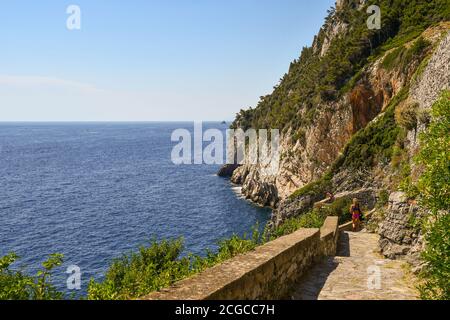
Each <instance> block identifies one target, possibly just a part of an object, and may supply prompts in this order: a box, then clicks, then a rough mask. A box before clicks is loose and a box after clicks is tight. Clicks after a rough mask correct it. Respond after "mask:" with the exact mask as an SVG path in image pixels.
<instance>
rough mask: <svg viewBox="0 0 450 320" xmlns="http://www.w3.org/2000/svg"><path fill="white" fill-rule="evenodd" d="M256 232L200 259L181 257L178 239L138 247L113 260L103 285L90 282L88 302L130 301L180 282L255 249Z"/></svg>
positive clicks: (228, 241) (232, 239)
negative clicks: (136, 249) (135, 250)
mask: <svg viewBox="0 0 450 320" xmlns="http://www.w3.org/2000/svg"><path fill="white" fill-rule="evenodd" d="M258 230H259V227H258V225H256V226H255V227H254V231H253V234H252V237H251V238H250V239H248V238H247V236H246V235H244V236H243V237H239V236H237V235H233V236H232V237H230V238H229V239H224V240H221V241H219V248H218V251H217V253H213V252H211V251H207V253H206V255H205V256H204V257H201V256H198V255H192V254H189V255H187V256H184V257H181V254H182V253H183V250H184V245H183V240H182V239H178V240H164V241H161V242H156V241H152V243H151V244H150V246H149V247H144V246H142V247H140V248H139V250H138V251H137V252H132V253H130V254H127V255H123V256H122V257H120V258H118V259H115V260H114V261H113V262H112V264H111V266H110V267H109V269H108V271H107V272H106V275H105V279H104V280H103V281H101V282H96V281H95V280H93V279H91V281H90V283H89V288H88V299H90V300H125V299H133V298H138V297H142V296H144V295H147V294H149V293H151V292H154V291H158V290H160V289H162V288H165V287H169V286H170V285H172V284H173V283H175V282H177V281H179V280H181V279H184V278H187V277H189V276H191V275H193V274H195V273H198V272H201V271H203V270H204V269H206V268H209V267H212V266H214V265H216V264H218V263H221V262H223V261H226V260H228V259H230V258H232V257H234V256H236V255H238V254H242V253H245V252H248V251H251V250H253V249H255V248H256V247H257V246H258V245H260V244H261V243H262V237H261V235H260V233H259V231H258Z"/></svg>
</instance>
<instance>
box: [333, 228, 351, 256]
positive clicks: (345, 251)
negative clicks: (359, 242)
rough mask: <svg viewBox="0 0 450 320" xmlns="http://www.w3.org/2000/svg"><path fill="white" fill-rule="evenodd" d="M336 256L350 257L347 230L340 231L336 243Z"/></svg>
mask: <svg viewBox="0 0 450 320" xmlns="http://www.w3.org/2000/svg"><path fill="white" fill-rule="evenodd" d="M336 256H338V257H350V237H349V235H348V233H347V232H343V231H341V234H340V235H339V241H338V244H337V250H336Z"/></svg>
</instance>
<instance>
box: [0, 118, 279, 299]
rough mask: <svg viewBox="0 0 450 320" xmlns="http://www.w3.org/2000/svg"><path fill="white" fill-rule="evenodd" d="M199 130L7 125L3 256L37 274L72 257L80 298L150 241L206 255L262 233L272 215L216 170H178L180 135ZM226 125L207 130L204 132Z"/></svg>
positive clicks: (1, 142)
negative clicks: (178, 241) (225, 241)
mask: <svg viewBox="0 0 450 320" xmlns="http://www.w3.org/2000/svg"><path fill="white" fill-rule="evenodd" d="M178 128H185V129H188V130H190V132H193V124H192V123H0V256H3V255H5V254H7V253H9V252H12V251H13V252H16V253H17V254H18V255H19V256H20V257H21V259H20V261H19V264H20V265H26V266H27V269H28V270H29V271H30V272H35V271H36V270H37V268H38V267H39V265H40V263H42V262H43V261H44V260H45V259H46V258H47V257H48V255H49V254H51V253H62V254H64V256H65V258H64V265H63V266H62V267H60V268H58V269H56V270H55V276H54V277H53V282H54V284H55V285H56V286H57V287H58V288H59V289H60V290H64V291H65V292H67V289H66V279H67V275H66V274H65V271H66V268H67V266H69V265H77V266H79V267H80V268H81V271H82V292H85V290H86V288H87V284H88V281H89V279H90V278H91V277H93V278H95V279H101V278H102V276H103V274H104V272H105V271H106V269H107V268H108V265H109V263H110V262H111V260H112V259H113V258H115V257H119V256H121V255H122V254H123V253H127V252H130V251H131V250H135V249H136V248H137V247H138V246H139V245H145V244H148V243H149V241H150V239H152V238H155V239H166V238H179V237H183V238H184V240H185V246H186V252H193V253H197V254H202V253H204V252H205V249H207V248H209V249H215V248H216V243H217V241H218V240H220V239H222V238H224V237H228V236H230V235H232V234H233V233H237V234H243V233H249V232H251V229H252V226H254V225H255V223H256V222H257V221H259V222H260V224H261V225H264V224H265V222H266V221H267V219H268V218H269V216H270V211H269V210H267V209H262V208H259V207H256V206H254V205H252V204H251V203H249V202H247V201H245V200H243V199H242V197H240V196H239V193H237V192H236V190H235V189H236V188H234V187H233V186H232V185H231V184H230V182H229V181H228V180H226V179H223V178H220V177H218V176H216V175H215V173H216V172H217V170H218V169H219V166H217V165H181V166H176V165H174V164H173V163H172V161H171V151H172V148H173V146H174V145H175V144H176V143H174V142H171V134H172V132H173V130H175V129H178ZM208 128H218V129H220V130H222V131H224V130H225V129H226V125H223V124H220V123H206V124H204V129H205V130H206V129H208Z"/></svg>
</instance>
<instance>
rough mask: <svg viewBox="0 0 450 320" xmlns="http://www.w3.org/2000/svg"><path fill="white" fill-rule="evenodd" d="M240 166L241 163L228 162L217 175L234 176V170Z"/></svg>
mask: <svg viewBox="0 0 450 320" xmlns="http://www.w3.org/2000/svg"><path fill="white" fill-rule="evenodd" d="M239 167H240V165H238V164H226V165H224V166H222V168H220V170H219V172H217V175H218V176H219V177H224V178H230V177H231V176H233V173H234V171H235V170H236V169H237V168H239Z"/></svg>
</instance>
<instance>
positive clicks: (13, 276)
mask: <svg viewBox="0 0 450 320" xmlns="http://www.w3.org/2000/svg"><path fill="white" fill-rule="evenodd" d="M18 259H19V257H18V256H17V255H16V254H15V253H10V254H8V255H6V256H4V257H1V258H0V300H59V299H62V298H63V296H64V295H63V293H61V292H59V291H57V290H56V289H55V287H54V286H53V285H52V284H51V282H50V278H51V272H52V270H53V269H54V268H55V267H57V266H59V265H61V263H62V260H63V255H61V254H53V255H51V256H50V257H49V258H48V260H46V261H44V262H43V263H42V268H41V270H39V271H38V272H37V274H36V275H35V276H30V275H27V274H26V273H24V271H23V270H19V271H13V270H11V269H10V267H11V265H12V264H14V263H15V262H16V261H17V260H18Z"/></svg>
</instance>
